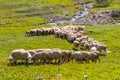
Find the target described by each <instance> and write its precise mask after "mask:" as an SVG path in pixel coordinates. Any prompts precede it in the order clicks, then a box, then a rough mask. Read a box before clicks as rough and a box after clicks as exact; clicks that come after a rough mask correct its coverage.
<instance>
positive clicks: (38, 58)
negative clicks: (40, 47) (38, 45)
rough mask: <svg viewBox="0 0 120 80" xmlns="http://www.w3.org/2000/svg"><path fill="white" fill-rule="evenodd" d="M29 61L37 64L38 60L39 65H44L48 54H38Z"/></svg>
mask: <svg viewBox="0 0 120 80" xmlns="http://www.w3.org/2000/svg"><path fill="white" fill-rule="evenodd" d="M31 60H33V63H38V61H39V60H40V62H41V63H45V62H47V61H48V60H49V54H48V53H47V52H45V51H42V52H38V53H36V54H34V55H33V56H32V58H31Z"/></svg>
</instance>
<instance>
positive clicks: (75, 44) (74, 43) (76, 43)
mask: <svg viewBox="0 0 120 80" xmlns="http://www.w3.org/2000/svg"><path fill="white" fill-rule="evenodd" d="M73 45H74V49H75V50H78V47H79V42H78V41H76V40H75V41H74V42H73Z"/></svg>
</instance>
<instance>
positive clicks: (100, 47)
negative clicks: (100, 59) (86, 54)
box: [96, 44, 107, 52]
mask: <svg viewBox="0 0 120 80" xmlns="http://www.w3.org/2000/svg"><path fill="white" fill-rule="evenodd" d="M96 48H97V51H99V52H107V47H106V45H104V44H98V45H97V46H96Z"/></svg>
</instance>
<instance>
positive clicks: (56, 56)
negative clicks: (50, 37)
mask: <svg viewBox="0 0 120 80" xmlns="http://www.w3.org/2000/svg"><path fill="white" fill-rule="evenodd" d="M49 59H50V61H51V60H55V63H59V64H61V63H62V53H61V51H60V49H52V51H50V52H49Z"/></svg>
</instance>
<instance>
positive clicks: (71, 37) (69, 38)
mask: <svg viewBox="0 0 120 80" xmlns="http://www.w3.org/2000/svg"><path fill="white" fill-rule="evenodd" d="M76 38H77V36H76V35H75V34H73V33H68V34H67V40H68V41H69V42H71V43H73V41H74V40H75V39H76Z"/></svg>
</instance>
